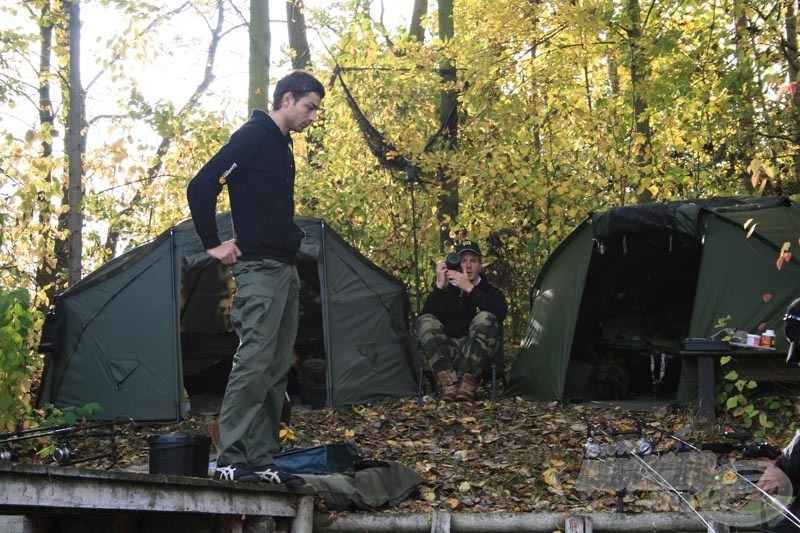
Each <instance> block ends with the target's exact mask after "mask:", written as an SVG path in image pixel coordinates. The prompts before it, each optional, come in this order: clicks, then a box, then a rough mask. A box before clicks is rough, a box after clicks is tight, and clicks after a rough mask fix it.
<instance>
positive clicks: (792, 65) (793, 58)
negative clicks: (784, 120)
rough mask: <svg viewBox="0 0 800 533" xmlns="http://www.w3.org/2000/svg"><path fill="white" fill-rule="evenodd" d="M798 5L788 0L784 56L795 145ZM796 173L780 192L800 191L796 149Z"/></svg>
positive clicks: (799, 117) (799, 124) (799, 136)
mask: <svg viewBox="0 0 800 533" xmlns="http://www.w3.org/2000/svg"><path fill="white" fill-rule="evenodd" d="M798 1H800V0H798ZM796 22H797V6H796V5H795V0H786V19H785V25H786V26H785V27H786V44H785V45H784V57H786V61H787V63H788V65H787V66H788V71H789V83H791V84H793V85H792V87H793V89H792V91H791V92H790V93H789V94H791V95H792V112H791V113H790V117H789V120H790V121H791V131H792V143H793V144H794V145H795V147H797V146H800V90H798V88H797V83H798V82H800V80H798V75H800V58H799V57H798V52H797V46H798V43H797V24H796ZM792 160H793V163H794V164H793V166H794V174H793V176H792V181H791V182H789V180H784V181H783V182H782V183H781V189H782V190H781V191H779V192H780V194H785V195H793V194H797V193H800V151H798V150H795V151H794V155H792Z"/></svg>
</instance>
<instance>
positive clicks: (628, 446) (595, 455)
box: [583, 424, 654, 459]
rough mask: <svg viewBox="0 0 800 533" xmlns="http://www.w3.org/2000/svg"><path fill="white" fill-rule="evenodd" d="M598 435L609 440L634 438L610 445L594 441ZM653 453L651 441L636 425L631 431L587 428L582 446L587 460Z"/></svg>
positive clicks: (640, 426) (642, 455)
mask: <svg viewBox="0 0 800 533" xmlns="http://www.w3.org/2000/svg"><path fill="white" fill-rule="evenodd" d="M598 434H602V435H604V436H606V437H609V438H611V439H617V438H620V437H625V436H629V435H632V436H635V437H637V439H636V440H635V441H631V440H626V439H624V438H623V439H621V440H617V442H616V443H614V444H613V445H612V444H610V443H609V444H605V443H604V444H601V443H599V442H597V441H596V440H595V437H596V436H597V435H598ZM653 451H654V444H653V440H652V439H651V438H649V437H647V436H646V435H645V434H644V427H643V426H642V425H641V424H637V429H636V430H631V431H602V430H599V429H598V428H596V427H595V426H592V425H589V426H588V437H587V439H586V442H585V443H584V445H583V455H584V457H586V458H587V459H601V458H606V457H616V458H623V457H627V456H629V455H630V454H633V455H636V456H639V457H644V456H647V455H652V454H653Z"/></svg>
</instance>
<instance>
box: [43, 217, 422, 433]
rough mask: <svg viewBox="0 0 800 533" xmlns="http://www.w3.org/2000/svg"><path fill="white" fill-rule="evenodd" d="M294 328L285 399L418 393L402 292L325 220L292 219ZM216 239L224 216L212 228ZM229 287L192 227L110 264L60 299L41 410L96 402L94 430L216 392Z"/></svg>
mask: <svg viewBox="0 0 800 533" xmlns="http://www.w3.org/2000/svg"><path fill="white" fill-rule="evenodd" d="M295 221H296V223H297V224H298V225H299V226H300V228H302V229H303V230H304V231H305V233H306V235H305V237H304V238H303V241H302V244H301V247H300V251H299V253H298V262H297V268H298V273H299V275H300V279H301V282H302V284H301V296H300V324H299V330H298V334H297V341H296V344H295V361H294V362H293V372H292V374H291V375H290V388H292V387H293V386H294V387H295V388H297V389H299V394H300V397H301V398H303V396H305V398H304V401H305V402H306V403H311V404H312V405H313V404H315V403H317V404H319V405H317V406H318V407H321V406H322V405H329V406H342V405H352V404H359V403H365V402H370V401H375V400H378V399H381V398H385V397H399V396H412V395H414V394H415V393H416V390H417V388H416V376H417V368H418V364H417V362H416V361H415V360H414V359H413V358H414V353H413V350H412V347H411V344H410V342H411V341H410V338H409V334H408V313H409V303H408V292H407V290H406V287H405V285H404V284H403V283H401V282H400V281H399V280H398V279H396V278H394V277H392V276H390V275H389V274H387V273H386V272H385V271H383V270H381V269H379V268H378V267H377V266H375V265H374V264H373V263H371V262H370V261H368V260H367V259H366V258H365V257H363V256H362V255H361V254H360V253H359V252H358V251H356V250H355V249H354V248H353V247H352V246H350V245H348V244H347V243H346V242H345V241H344V240H343V239H342V238H341V237H340V236H338V235H337V234H336V233H335V232H334V231H332V230H331V228H330V227H329V226H328V225H327V224H326V223H325V221H323V220H320V219H316V218H307V217H296V219H295ZM217 224H218V227H219V231H220V235H221V237H222V239H223V240H225V239H229V238H231V236H232V233H233V232H232V224H231V218H230V215H229V214H228V213H226V214H222V215H220V216H218V217H217ZM233 290H234V283H233V280H232V278H231V276H230V274H229V270H228V268H227V267H224V266H222V265H221V264H219V263H218V262H216V261H214V260H212V259H211V258H210V256H208V254H206V253H205V252H204V251H203V248H202V245H201V243H200V240H199V238H198V237H197V235H196V233H195V231H194V226H193V225H192V222H191V221H190V220H189V221H185V222H182V223H180V224H178V225H176V226H173V227H171V228H170V229H169V230H167V231H165V232H164V233H163V234H161V235H160V236H159V237H158V238H156V239H155V240H154V241H152V242H150V243H149V244H146V245H143V246H140V247H138V248H135V249H133V250H130V251H128V252H127V253H125V254H123V255H121V256H119V257H117V258H115V259H113V260H112V261H110V262H108V263H107V264H105V265H103V266H102V267H100V268H99V269H97V270H96V271H95V272H93V273H92V274H90V275H88V276H86V277H85V278H84V279H82V280H81V281H80V282H78V283H76V284H75V285H74V286H72V287H70V288H69V289H68V290H67V291H65V292H64V293H63V294H61V295H60V296H59V297H58V299H57V303H56V306H55V311H54V313H52V314H51V316H50V317H48V320H47V324H46V326H45V328H44V329H45V331H44V332H43V335H42V344H41V346H40V351H43V352H50V353H49V354H48V356H47V360H46V363H45V370H44V375H43V379H42V385H41V390H40V394H39V404H44V403H52V404H54V405H56V406H58V407H69V406H76V407H80V406H84V405H86V404H89V403H94V402H96V403H99V404H100V405H101V406H102V412H101V413H100V418H101V419H106V420H111V419H116V420H127V419H135V420H140V421H162V420H163V421H166V420H176V419H180V418H182V417H184V416H186V407H185V402H184V395H185V394H186V393H187V392H188V394H189V396H190V397H191V396H192V395H197V394H204V393H207V392H211V393H216V394H220V395H221V393H222V392H223V391H224V387H225V382H226V378H227V373H228V371H229V369H230V365H231V361H232V356H233V353H234V352H235V350H236V347H237V345H238V338H237V337H236V334H235V332H233V329H232V327H231V325H230V320H229V317H228V310H229V308H230V302H231V298H232V293H233Z"/></svg>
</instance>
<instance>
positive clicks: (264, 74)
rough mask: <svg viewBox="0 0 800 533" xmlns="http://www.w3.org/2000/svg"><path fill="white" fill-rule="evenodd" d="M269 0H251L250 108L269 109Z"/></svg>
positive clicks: (270, 36)
mask: <svg viewBox="0 0 800 533" xmlns="http://www.w3.org/2000/svg"><path fill="white" fill-rule="evenodd" d="M271 41H272V35H271V34H270V31H269V1H268V0H250V87H249V89H248V93H247V94H248V97H247V105H248V107H249V109H269V104H270V102H269V54H270V44H271Z"/></svg>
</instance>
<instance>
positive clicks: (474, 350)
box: [414, 311, 500, 382]
mask: <svg viewBox="0 0 800 533" xmlns="http://www.w3.org/2000/svg"><path fill="white" fill-rule="evenodd" d="M499 332H500V325H499V324H498V323H497V318H496V317H495V316H494V315H493V314H492V313H489V312H487V311H481V312H479V313H478V314H476V315H475V317H474V318H473V319H472V322H470V324H469V332H468V333H467V336H466V337H458V338H453V337H448V336H447V334H446V333H445V332H444V326H443V325H442V323H441V322H439V319H438V318H436V317H435V316H434V315H431V314H425V315H420V316H419V318H417V321H416V322H415V323H414V335H415V336H416V338H417V345H418V346H419V351H420V354H421V356H422V364H423V365H425V366H426V367H427V368H429V369H430V370H431V372H433V374H434V375H436V374H438V373H439V372H442V371H444V372H447V373H448V374H449V375H450V379H451V380H453V382H457V381H459V380H460V379H461V376H463V375H464V374H472V375H473V376H477V375H478V374H480V372H481V370H482V369H483V367H484V366H485V365H486V363H488V362H489V361H490V360H491V359H492V357H494V355H495V351H496V350H497V345H498V339H497V336H498V334H499Z"/></svg>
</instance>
